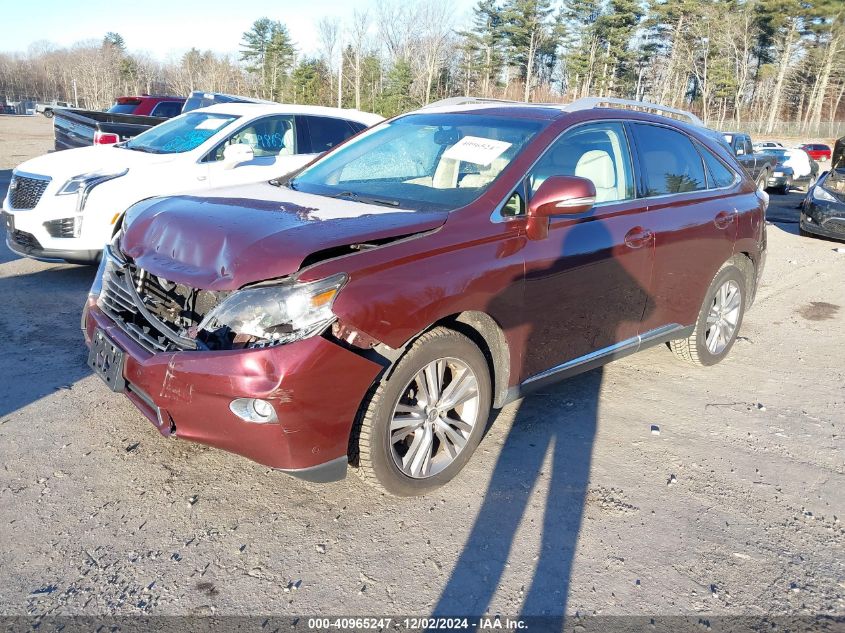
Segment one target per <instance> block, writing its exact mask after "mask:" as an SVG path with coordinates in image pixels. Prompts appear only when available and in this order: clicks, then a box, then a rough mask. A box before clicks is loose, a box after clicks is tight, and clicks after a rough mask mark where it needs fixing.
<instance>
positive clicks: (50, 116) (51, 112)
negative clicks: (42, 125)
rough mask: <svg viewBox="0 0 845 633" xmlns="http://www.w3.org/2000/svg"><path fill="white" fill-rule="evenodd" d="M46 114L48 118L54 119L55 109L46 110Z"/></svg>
mask: <svg viewBox="0 0 845 633" xmlns="http://www.w3.org/2000/svg"><path fill="white" fill-rule="evenodd" d="M44 116H46V117H47V118H48V119H52V118H53V111H52V110H44Z"/></svg>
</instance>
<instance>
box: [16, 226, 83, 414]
mask: <svg viewBox="0 0 845 633" xmlns="http://www.w3.org/2000/svg"><path fill="white" fill-rule="evenodd" d="M3 240H4V241H5V234H4V235H3ZM15 259H17V256H16V255H15V254H14V253H11V252H10V251H9V250H8V249H7V248H6V246H5V243H4V244H3V245H2V246H0V298H2V302H0V340H2V341H3V342H4V343H5V345H4V352H3V354H2V355H0V375H2V376H3V380H1V381H0V423H4V422H5V420H6V418H7V416H8V415H9V414H11V413H13V412H15V411H17V410H19V409H21V408H23V407H25V406H27V405H29V404H32V403H33V402H36V401H38V400H40V399H41V398H44V397H46V396H49V395H50V394H52V393H54V392H55V391H57V390H60V389H71V388H72V387H73V384H74V383H76V382H77V381H78V380H80V379H81V378H84V377H85V376H87V375H88V374H89V369H88V366H87V365H86V363H85V360H86V355H87V350H86V348H85V344H84V342H83V339H82V332H81V330H80V326H79V322H80V317H81V312H82V306H83V304H84V302H85V297H86V296H87V294H88V289H89V288H90V286H91V282H92V281H93V277H94V273H95V272H96V271H95V269H94V268H92V267H89V266H72V265H70V264H67V265H62V264H53V265H50V264H46V266H49V268H46V269H43V270H39V271H37V272H32V273H27V274H23V275H14V276H9V275H10V273H9V272H8V271H6V270H4V269H3V267H2V266H3V264H5V263H7V262H10V261H12V260H15ZM34 265H36V266H41V264H34Z"/></svg>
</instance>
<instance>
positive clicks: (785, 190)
mask: <svg viewBox="0 0 845 633" xmlns="http://www.w3.org/2000/svg"><path fill="white" fill-rule="evenodd" d="M790 188H791V187H790V186H789V185H783V186H782V187H781V188H780V189H779V191H780V195H782V196H788V195H789V190H790Z"/></svg>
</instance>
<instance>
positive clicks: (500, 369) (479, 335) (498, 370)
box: [426, 310, 511, 409]
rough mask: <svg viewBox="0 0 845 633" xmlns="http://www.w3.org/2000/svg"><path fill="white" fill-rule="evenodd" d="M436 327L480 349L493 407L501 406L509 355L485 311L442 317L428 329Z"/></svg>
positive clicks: (506, 342)
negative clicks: (469, 341) (489, 384)
mask: <svg viewBox="0 0 845 633" xmlns="http://www.w3.org/2000/svg"><path fill="white" fill-rule="evenodd" d="M438 326H445V327H448V328H450V329H453V330H456V331H457V332H460V333H461V334H463V335H464V336H466V337H467V338H469V339H470V340H471V341H472V342H473V343H475V344H476V345H477V346H478V347H479V349H481V351H482V353H483V354H484V357H485V358H486V359H487V366H488V368H489V369H490V381H491V384H492V385H493V408H495V409H499V408H501V407H502V406H504V403H505V400H506V398H507V393H508V382H509V380H510V368H511V357H510V346H509V345H508V341H507V338H506V337H505V333H504V331H503V330H502V328H501V327H499V324H498V323H496V321H495V320H494V319H493V317H491V316H490V315H489V314H487V313H485V312H478V311H475V310H470V311H466V312H459V313H457V314H453V315H450V316H448V317H445V318H443V319H441V320H440V321H438V322H437V323H434V324H433V325H432V326H431V328H428V329H432V328H435V327H438ZM426 331H428V330H426Z"/></svg>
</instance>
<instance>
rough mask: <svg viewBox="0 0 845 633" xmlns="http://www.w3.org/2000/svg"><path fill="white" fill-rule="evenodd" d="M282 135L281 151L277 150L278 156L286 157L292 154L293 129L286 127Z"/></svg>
mask: <svg viewBox="0 0 845 633" xmlns="http://www.w3.org/2000/svg"><path fill="white" fill-rule="evenodd" d="M287 128H288V129H287V130H285V133H284V135H283V136H282V149H281V150H279V155H280V156H288V155H290V154H293V128H292V127H290V126H289V125H288V126H287Z"/></svg>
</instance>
